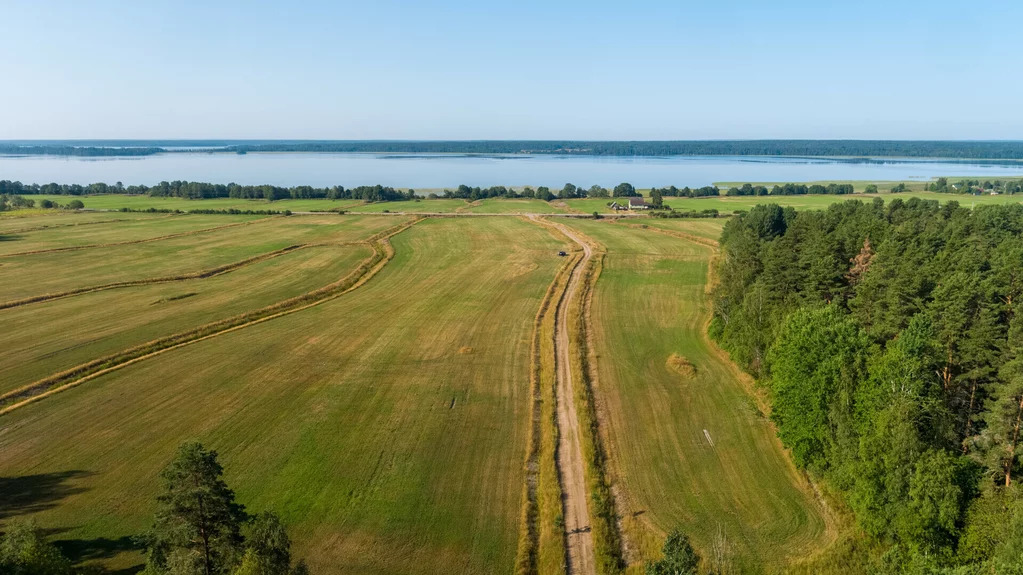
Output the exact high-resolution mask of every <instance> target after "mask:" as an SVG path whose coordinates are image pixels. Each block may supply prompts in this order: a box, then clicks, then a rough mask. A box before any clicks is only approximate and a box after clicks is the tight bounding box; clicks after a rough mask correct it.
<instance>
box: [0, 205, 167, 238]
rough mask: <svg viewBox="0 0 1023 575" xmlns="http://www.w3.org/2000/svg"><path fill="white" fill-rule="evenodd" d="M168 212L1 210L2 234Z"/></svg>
mask: <svg viewBox="0 0 1023 575" xmlns="http://www.w3.org/2000/svg"><path fill="white" fill-rule="evenodd" d="M166 217H168V216H167V215H166V214H145V213H118V214H108V213H105V212H77V211H64V210H12V211H8V212H0V234H5V233H19V232H21V231H27V230H32V231H34V230H37V229H42V228H49V227H73V226H75V225H82V224H87V225H98V224H102V223H105V222H114V221H126V220H141V219H149V220H151V219H154V218H166Z"/></svg>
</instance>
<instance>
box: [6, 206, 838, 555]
mask: <svg viewBox="0 0 1023 575" xmlns="http://www.w3.org/2000/svg"><path fill="white" fill-rule="evenodd" d="M179 201H181V200H179ZM438 202H439V203H441V204H443V205H446V206H448V207H449V208H450V209H449V210H447V211H450V212H455V213H465V212H469V213H472V212H474V211H480V212H483V213H503V214H505V216H504V217H487V218H475V217H431V218H425V219H419V220H416V219H413V217H411V216H401V215H394V214H390V215H382V214H361V215H356V214H349V215H337V214H318V215H295V216H290V217H289V216H227V215H187V214H141V213H112V212H82V213H54V212H49V213H39V212H31V213H30V214H31V215H28V214H29V212H26V217H13V218H12V217H6V216H5V217H4V218H0V234H3V235H4V237H5V240H4V241H2V242H0V285H2V286H3V289H2V290H0V396H3V394H4V393H8V392H12V390H19V389H21V388H23V387H25V386H28V385H30V384H33V383H37V382H40V381H44V380H45V379H46V378H47V377H49V376H53V375H54V374H57V373H59V372H63V371H65V370H71V369H74V368H77V367H80V366H83V365H86V364H88V363H89V362H92V361H94V360H96V359H98V358H104V357H116V356H117V354H119V353H124V352H125V351H126V350H129V349H133V348H138V347H141V346H146V345H150V344H152V342H157V341H162V339H161V338H168V337H169V336H174V335H175V334H183V333H188V332H189V331H190V330H194V329H195V328H197V327H199V326H205V325H212V324H214V323H215V322H220V321H224V320H228V319H229V318H237V317H241V316H244V315H246V314H249V313H251V312H253V310H260V309H267V308H269V307H271V306H274V305H277V304H279V303H280V302H285V301H292V300H293V299H294V298H300V297H306V296H309V294H315V293H320V292H319V291H317V290H320V289H321V288H323V287H324V286H327V285H330V284H333V283H335V282H338V281H341V280H342V279H343V278H348V277H351V276H352V275H353V274H361V273H365V274H367V275H366V276H365V277H366V278H368V279H367V280H366V281H365V283H357V284H354V287H353V288H352V289H350V290H348V291H345V292H343V293H339V294H335V295H332V296H330V297H329V298H321V299H315V298H314V300H315V301H314V300H309V301H310V302H314V303H315V305H312V306H311V307H305V305H303V306H302V307H301V308H296V309H294V310H290V311H288V312H287V313H286V314H285V315H281V316H280V317H273V318H271V319H268V320H266V321H260V322H257V323H244V324H241V325H239V326H238V327H236V328H234V329H231V330H229V331H221V332H216V333H215V335H213V336H211V337H208V338H205V339H200V340H198V341H191V342H190V343H187V344H186V345H183V346H180V347H174V348H171V349H167V350H163V351H160V352H159V353H157V354H156V355H153V356H151V357H150V356H147V357H145V358H143V359H141V360H139V361H134V362H132V363H128V364H125V365H121V366H118V367H117V368H116V369H113V370H112V371H109V372H103V373H100V374H98V375H96V376H95V377H93V378H91V379H88V380H86V381H84V382H82V383H81V384H80V385H77V386H73V387H70V388H68V389H62V390H59V391H58V392H56V393H54V394H53V395H50V396H45V397H42V398H41V399H39V400H38V401H35V402H33V403H28V404H25V405H22V406H19V407H16V408H15V409H13V410H12V411H10V412H9V413H6V414H0V485H3V486H5V488H9V489H10V490H11V492H12V493H14V495H8V496H6V497H5V498H4V499H0V501H2V502H3V505H0V522H2V521H5V520H7V519H10V518H12V517H20V516H29V517H32V518H33V519H34V520H36V521H37V522H38V523H39V525H40V526H41V527H43V528H44V529H46V530H47V532H48V533H50V534H52V535H51V537H52V538H53V539H54V540H56V541H59V542H60V545H61V547H62V548H63V549H64V550H65V551H66V552H67V553H68V554H69V555H71V556H72V557H73V558H74V559H75V560H77V561H84V562H86V563H92V564H97V565H100V566H102V567H105V568H108V569H112V570H121V569H127V570H129V571H130V570H132V569H134V568H135V567H137V566H138V565H139V564H140V561H141V554H140V552H139V550H138V549H137V547H136V544H135V543H133V542H132V539H131V537H132V536H133V535H136V534H138V533H141V532H142V531H144V530H145V529H146V528H147V527H148V525H149V524H150V522H151V520H152V513H153V511H154V509H155V502H154V497H155V495H156V494H157V492H158V490H159V488H160V481H159V477H158V473H159V470H160V469H161V468H162V467H163V466H164V465H165V464H166V462H167V461H168V460H169V458H170V457H171V456H172V454H173V453H174V451H175V449H176V447H177V446H178V445H179V444H180V443H181V442H183V441H185V440H190V439H198V440H200V441H202V442H204V443H206V444H207V445H209V446H210V447H212V448H214V449H217V450H218V451H219V452H220V454H221V461H222V463H223V464H224V466H225V469H226V479H227V481H228V482H229V484H230V485H231V486H232V487H234V488H235V490H236V491H237V493H238V498H239V500H240V501H241V502H242V503H244V504H246V505H247V506H249V507H250V509H252V510H254V511H259V510H273V511H276V512H277V513H279V514H281V516H282V517H283V519H284V521H285V523H286V524H287V525H288V529H289V532H290V534H291V536H292V538H293V540H294V544H295V549H294V550H295V554H296V556H298V557H304V558H306V560H307V561H308V562H309V564H310V566H311V567H312V569H313V572H314V573H338V572H341V573H480V574H483V573H495V572H497V573H500V572H504V573H507V572H511V571H512V570H513V569H514V567H515V564H516V553H517V551H518V550H520V549H521V543H522V541H523V533H524V532H523V531H522V529H523V525H525V524H524V523H523V515H522V513H523V510H524V509H525V508H526V505H527V500H528V498H527V490H526V489H524V488H525V487H526V486H527V467H526V465H525V462H526V456H527V449H528V446H529V441H530V433H531V430H534V429H538V430H540V431H539V433H541V434H542V435H543V439H542V441H543V442H546V443H544V445H547V446H548V447H546V448H543V450H542V451H541V452H540V456H539V460H537V461H539V464H540V465H541V466H542V469H543V471H541V480H542V482H541V485H540V495H539V503H540V511H541V513H542V517H541V519H540V520H539V521H540V523H539V524H538V529H539V533H540V536H539V537H540V540H539V541H540V544H539V549H540V553H541V555H540V559H539V562H540V565H541V566H542V567H543V569H544V572H547V571H553V572H557V571H558V567H559V563H563V560H561V559H559V557H558V556H557V554H558V551H557V550H558V549H563V547H562V546H561V545H557V544H555V542H556V541H557V540H558V539H559V538H560V535H559V531H560V530H563V528H564V526H563V525H562V524H560V523H559V518H560V517H561V514H560V512H559V511H558V509H557V508H556V507H552V506H551V502H552V501H553V500H552V499H551V493H556V492H557V491H558V489H557V481H556V477H555V476H552V470H553V467H552V466H553V465H554V462H553V461H552V460H551V458H552V457H553V454H552V452H551V450H550V447H549V446H550V441H551V438H552V437H554V435H552V434H556V433H557V430H556V429H553V428H547V427H540V428H537V427H534V425H533V422H532V421H531V419H532V417H533V416H534V415H535V414H537V413H539V414H541V415H542V416H543V417H544V418H546V419H545V421H549V420H550V417H551V413H552V410H553V409H554V404H553V403H552V402H551V401H550V397H551V394H553V388H550V389H548V388H546V387H538V388H536V389H535V390H534V389H531V376H533V375H534V374H535V373H536V374H541V377H540V379H539V381H540V382H541V385H545V384H543V383H542V382H549V380H550V379H551V377H553V376H551V375H550V374H551V373H553V370H554V367H555V363H554V361H555V360H554V358H553V357H547V356H546V355H541V356H534V355H533V354H532V352H531V349H533V346H534V342H539V345H538V347H537V348H536V349H538V350H541V351H540V353H546V354H551V353H552V351H551V347H552V340H550V339H549V338H550V337H551V333H553V332H552V330H553V315H550V317H549V321H547V322H546V323H543V324H542V326H543V329H542V330H541V331H538V332H535V331H534V329H537V327H536V326H537V323H536V322H537V317H538V316H537V313H538V310H539V309H540V303H541V301H542V299H543V298H544V296H545V294H546V293H548V291H549V290H550V289H552V288H551V285H552V282H555V279H556V277H558V274H559V270H561V276H560V282H561V286H562V288H563V287H564V283H565V280H566V277H567V276H566V275H565V269H566V268H564V265H565V264H566V263H567V261H568V260H566V259H564V258H559V257H558V256H557V255H556V254H557V252H558V251H559V250H568V251H570V252H573V253H578V246H575V247H573V245H572V244H570V243H569V240H568V238H567V237H565V236H563V235H561V234H560V233H556V232H554V231H552V227H556V226H551V225H549V224H544V222H543V221H542V220H540V221H531V220H529V219H528V218H522V217H516V215H515V214H517V213H520V212H543V210H545V209H547V210H550V211H549V212H548V213H557V212H558V211H559V210H565V209H567V208H565V207H564V206H563V205H560V204H556V203H552V204H548V203H546V202H541V201H539V200H503V199H495V200H486V201H482V202H478V203H475V204H470V203H468V202H464V201H461V200H424V201H421V202H402V204H407V205H408V206H415V205H422V204H425V205H427V206H431V205H434V204H436V203H438ZM393 205H394V204H391V206H393ZM371 206H372V207H378V206H388V204H372V205H371ZM367 207H370V206H367ZM395 211H400V210H395ZM438 211H444V210H438ZM556 221H557V223H558V225H567V226H571V227H573V228H575V229H576V230H578V231H580V232H582V233H583V234H585V236H586V237H589V238H591V239H592V240H594V241H595V242H598V243H600V244H601V245H602V246H603V249H606V251H607V255H606V258H605V260H604V262H603V271H602V273H601V275H600V276H599V279H598V281H597V283H596V285H595V288H594V291H593V300H592V301H593V303H592V317H591V323H592V327H593V332H592V333H591V337H592V340H593V341H592V345H593V348H594V351H595V358H596V363H595V366H596V368H597V373H598V378H597V386H596V401H597V403H598V408H599V409H598V413H599V415H600V416H601V418H602V419H601V422H600V424H601V429H602V433H603V434H605V435H606V438H607V439H608V441H607V444H606V446H605V451H606V452H607V453H608V454H609V455H610V458H611V466H610V468H609V470H608V471H609V473H610V478H611V480H612V482H613V484H614V486H615V494H616V496H617V497H618V498H619V499H620V501H619V502H618V511H619V512H621V513H623V517H624V521H623V526H624V528H625V540H626V543H627V546H628V547H627V549H626V558H627V559H628V560H629V561H630V562H631V565H632V568H631V569H632V570H633V571H638V570H640V569H641V566H642V562H643V561H644V560H646V559H650V558H654V557H656V556H657V555H658V549H659V546H660V544H661V542H662V540H663V536H664V534H665V532H666V531H668V530H670V529H671V528H673V527H681V528H683V529H684V530H686V531H687V532H688V533H689V534H690V535H691V536H692V537H693V540H694V542H695V543H696V544H697V545H698V547H699V548H700V550H701V552H703V553H704V554H705V555H706V556H709V554H713V553H714V552H715V550H717V549H718V548H723V549H725V550H726V552H722V554H720V556H721V557H724V558H726V559H727V560H728V561H731V562H732V565H733V566H737V567H742V568H747V569H751V570H754V571H755V570H759V569H761V568H766V569H773V568H775V567H781V566H784V565H785V564H786V563H787V561H788V559H789V558H792V559H795V558H796V557H799V556H801V555H806V554H808V553H810V552H811V551H812V550H814V549H815V548H816V547H819V546H822V545H825V544H826V543H827V542H828V541H829V533H828V529H827V527H826V525H825V522H824V520H823V518H822V513H821V511H820V509H818V507H817V504H816V503H815V501H814V499H813V498H812V496H811V495H809V492H808V491H807V489H806V488H805V486H804V485H803V483H802V479H801V478H800V477H799V476H798V475H796V474H795V473H794V471H793V469H792V468H791V466H789V465H788V463H787V459H786V458H785V455H784V454H783V453H782V452H781V450H780V448H779V447H778V445H777V442H776V441H775V440H774V437H773V430H772V428H771V427H770V425H769V424H768V422H767V420H766V419H765V418H764V417H763V416H761V415H760V414H759V413H758V411H757V408H756V403H755V401H754V400H753V399H751V397H752V396H751V395H749V394H748V393H747V389H746V388H744V387H743V384H742V382H741V380H740V379H739V378H738V374H737V372H735V371H734V370H733V369H732V366H731V364H729V363H728V362H727V360H726V359H725V358H723V357H722V356H720V355H718V354H717V353H715V351H714V348H712V347H711V346H710V344H709V343H708V342H707V341H706V340H705V338H704V337H703V322H704V321H705V319H706V312H707V307H706V306H707V302H706V301H705V297H704V284H705V282H706V273H707V268H708V261H709V258H710V257H711V254H712V247H708V246H712V245H713V244H714V240H715V239H716V238H717V237H718V236H719V235H720V230H721V228H722V226H723V225H724V223H725V221H726V220H725V219H724V218H722V219H702V220H657V219H650V218H644V219H640V220H622V221H618V222H614V221H611V220H606V221H602V222H598V221H591V220H585V221H584V220H572V219H561V218H559V219H557V220H556ZM410 224H411V227H407V228H405V227H404V226H407V225H410ZM399 230H400V231H399ZM388 233H396V235H393V237H391V238H390V240H389V241H390V244H389V246H390V247H388V248H387V250H385V253H384V254H383V255H381V252H380V246H381V245H385V244H381V243H380V241H381V240H380V239H379V238H380V237H381V235H382V234H388ZM687 238H688V239H687ZM701 242H702V243H701ZM379 257H383V258H384V259H383V260H375V259H373V258H379ZM368 261H373V262H375V261H380V263H379V265H378V266H372V267H367V262H368ZM360 270H361V271H360ZM366 270H370V271H366ZM346 285H347V284H346ZM555 291H556V290H555ZM317 302H318V303H317ZM565 305H569V304H568V303H566V304H565ZM289 309H290V308H289ZM552 309H553V308H552ZM551 313H553V312H551ZM538 334H539V335H538ZM535 338H539V339H535ZM671 354H679V355H680V356H684V357H685V358H687V359H688V360H689V361H691V362H692V363H693V364H694V365H695V366H696V370H697V371H696V374H695V376H693V377H688V378H687V377H682V376H680V375H679V374H678V373H676V372H673V371H672V370H671V369H670V368H669V367H668V366H666V362H667V360H668V358H669V357H670V356H671ZM118 361H120V360H118ZM115 363H116V362H115ZM534 370H538V371H534ZM534 392H535V393H537V394H538V395H537V396H535V397H534V396H533V395H532V394H533V393H534ZM17 393H19V394H20V393H23V392H22V391H18V392H17ZM19 397H20V396H19ZM543 398H547V399H543ZM533 399H541V403H540V404H538V405H540V407H536V406H535V405H534V404H533V403H532V400H533ZM4 401H6V403H2V402H4ZM12 403H13V401H11V400H10V399H7V400H3V398H2V397H0V407H6V406H9V405H11V404H12ZM534 409H536V410H538V411H534ZM550 425H553V423H551V424H550ZM705 429H706V430H707V432H708V433H709V434H710V435H711V437H712V438H713V439H712V440H713V442H714V444H713V445H710V444H709V442H708V441H707V439H706V436H705V435H704V433H703V430H705ZM538 437H539V436H538ZM552 481H554V483H553V484H552V483H551V482H552ZM722 546H723V547H722Z"/></svg>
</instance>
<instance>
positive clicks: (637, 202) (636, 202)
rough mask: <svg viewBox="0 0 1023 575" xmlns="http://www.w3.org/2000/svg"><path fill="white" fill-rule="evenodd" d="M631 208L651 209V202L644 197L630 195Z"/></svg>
mask: <svg viewBox="0 0 1023 575" xmlns="http://www.w3.org/2000/svg"><path fill="white" fill-rule="evenodd" d="M629 209H630V210H647V209H650V204H648V203H646V200H644V199H643V198H637V197H630V198H629Z"/></svg>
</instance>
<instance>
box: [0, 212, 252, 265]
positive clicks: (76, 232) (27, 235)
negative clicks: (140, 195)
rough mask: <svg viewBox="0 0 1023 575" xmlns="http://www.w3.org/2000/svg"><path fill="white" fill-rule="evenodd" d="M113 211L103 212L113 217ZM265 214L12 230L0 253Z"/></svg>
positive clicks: (209, 226)
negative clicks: (110, 212)
mask: <svg viewBox="0 0 1023 575" xmlns="http://www.w3.org/2000/svg"><path fill="white" fill-rule="evenodd" d="M114 215H115V214H106V216H107V218H108V219H113V217H114ZM266 217H267V216H232V217H231V218H230V219H227V218H225V217H222V216H207V215H174V216H167V215H163V216H156V217H152V216H151V217H147V218H138V219H132V220H127V221H118V222H109V223H102V224H99V223H97V224H90V225H86V226H75V227H74V228H70V227H52V228H46V229H40V230H32V231H25V232H21V233H18V232H15V233H12V234H10V235H8V236H7V240H5V241H3V242H0V255H8V254H14V253H23V252H29V251H36V250H53V249H61V248H68V247H74V246H86V245H97V244H108V243H120V242H132V241H139V240H146V239H151V238H157V237H161V236H169V235H175V234H184V233H189V232H201V231H202V230H213V229H215V228H221V227H223V226H228V225H231V224H236V223H240V222H247V221H254V220H257V219H260V218H266Z"/></svg>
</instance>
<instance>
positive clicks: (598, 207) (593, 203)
mask: <svg viewBox="0 0 1023 575" xmlns="http://www.w3.org/2000/svg"><path fill="white" fill-rule="evenodd" d="M623 199H626V198H579V199H575V200H565V203H566V204H568V208H569V209H570V210H571V211H573V212H578V213H580V214H592V213H593V212H597V213H601V214H611V213H614V210H612V209H611V208H609V207H607V204H608V203H609V202H612V201H616V200H617V201H618V203H622V200H623ZM626 201H627V199H626Z"/></svg>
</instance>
